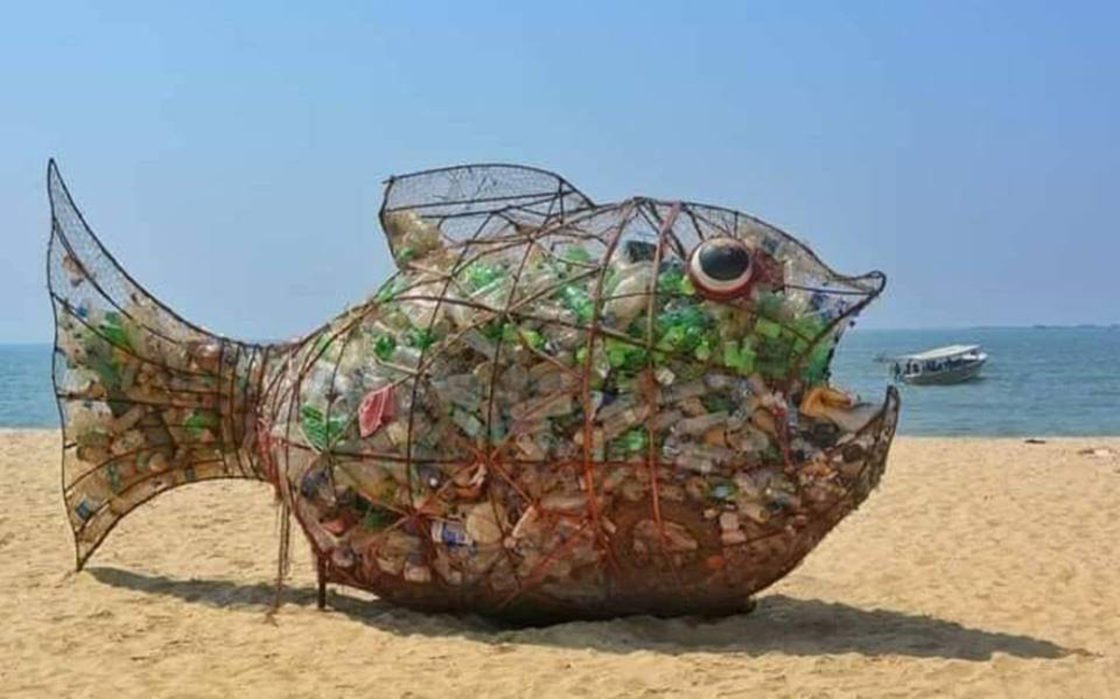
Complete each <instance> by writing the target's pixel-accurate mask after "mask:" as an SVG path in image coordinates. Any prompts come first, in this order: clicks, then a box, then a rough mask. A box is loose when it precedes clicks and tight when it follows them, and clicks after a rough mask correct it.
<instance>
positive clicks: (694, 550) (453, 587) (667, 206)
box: [48, 164, 899, 623]
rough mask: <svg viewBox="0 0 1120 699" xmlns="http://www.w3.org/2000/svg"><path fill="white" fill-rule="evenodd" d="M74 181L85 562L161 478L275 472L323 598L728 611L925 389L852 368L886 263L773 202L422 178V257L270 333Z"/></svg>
mask: <svg viewBox="0 0 1120 699" xmlns="http://www.w3.org/2000/svg"><path fill="white" fill-rule="evenodd" d="M48 184H49V191H50V194H51V204H52V235H51V244H50V248H49V251H48V274H49V277H48V279H49V286H50V291H51V297H52V302H53V304H54V310H55V314H56V330H57V340H56V354H55V363H54V379H55V386H56V395H57V396H58V400H59V407H60V415H61V417H62V422H63V429H64V449H63V495H64V500H65V503H66V510H67V515H68V518H69V522H70V525H71V527H72V530H73V532H74V537H75V542H76V545H77V561H78V565H79V567H80V566H81V565H83V564H84V563H85V561H86V560H87V559H88V558H89V556H90V555H92V553H93V551H94V550H95V549H96V548H97V547H98V546H99V545H100V543H101V542H102V541H103V540H104V538H105V537H106V536H107V535H108V533H109V532H110V531H111V530H112V529H113V528H114V527H115V525H116V524H117V523H118V522H119V520H120V519H121V518H122V517H123V516H125V515H126V514H127V513H128V512H130V511H131V510H132V509H134V508H135V507H138V506H139V505H141V504H143V503H144V502H146V501H147V500H149V499H151V498H152V497H154V496H156V495H158V494H159V493H161V492H164V491H166V490H168V489H171V488H175V487H178V486H181V485H185V484H188V483H194V482H198V481H202V480H211V479H219V478H249V479H255V480H262V481H266V482H269V483H271V484H272V485H273V486H274V487H275V488H276V492H277V495H278V497H279V499H280V502H281V503H282V507H283V508H284V509H285V511H286V512H290V513H291V515H292V516H294V518H295V520H296V521H297V523H298V525H299V527H300V528H301V530H302V531H303V532H304V534H305V535H306V537H307V539H308V541H309V543H310V545H311V548H312V551H313V553H314V556H315V559H316V561H317V564H318V572H319V577H320V583H321V585H325V584H326V583H328V582H334V583H339V584H345V585H349V586H353V587H357V588H363V589H366V590H370V591H373V592H374V593H376V594H377V595H379V596H381V597H383V598H385V599H387V600H389V601H392V602H396V603H399V604H402V605H405V606H409V607H413V608H417V609H423V610H430V611H464V612H475V613H482V614H487V615H491V616H496V617H503V618H507V619H511V620H516V621H521V622H534V623H544V622H547V621H557V620H565V619H576V618H581V619H588V618H602V617H610V616H618V615H623V614H634V613H649V614H659V615H673V614H685V613H702V614H717V613H727V612H733V611H738V610H741V609H743V608H744V605H745V604H746V601H747V599H748V598H749V596H750V595H752V594H754V593H756V592H758V591H759V590H761V589H764V588H765V587H767V586H768V585H770V584H772V583H773V582H774V581H775V580H777V579H779V578H780V577H781V576H783V575H785V574H786V573H788V572H789V571H790V570H792V569H793V568H794V567H795V566H796V565H797V564H798V563H799V562H800V561H801V560H802V559H803V558H804V557H805V555H807V554H808V553H809V552H810V551H811V550H812V548H813V547H814V546H815V545H816V544H817V543H818V542H819V541H820V540H821V539H822V538H823V537H824V536H825V535H826V534H827V533H828V532H829V531H830V530H831V529H832V527H834V526H835V525H836V523H837V522H839V521H840V520H841V519H842V518H843V517H844V516H845V515H847V514H848V513H850V512H851V511H852V510H854V509H855V508H857V507H858V506H859V505H860V504H861V503H862V502H863V501H864V500H865V499H866V497H867V496H868V494H869V493H870V492H871V491H872V490H873V489H874V488H875V486H876V485H877V484H878V482H879V480H880V478H881V476H882V474H883V471H884V469H885V466H886V460H887V454H888V450H889V447H890V444H891V441H892V439H893V437H894V433H895V428H896V425H897V421H898V414H899V397H898V393H897V391H895V390H894V388H893V387H891V388H888V389H887V394H886V398H885V400H884V402H883V403H882V405H879V406H871V405H867V404H863V403H860V402H859V401H857V400H856V399H854V397H852V396H849V395H848V394H846V393H844V392H843V391H841V390H839V389H838V388H836V387H835V386H833V385H832V383H831V381H830V371H831V360H832V355H833V352H834V350H835V348H836V346H837V343H838V342H839V341H840V339H841V337H842V335H843V332H844V330H845V329H846V328H847V327H848V326H849V325H850V324H851V323H852V321H853V319H854V318H855V316H856V315H858V314H859V313H860V312H861V311H862V310H863V309H864V308H866V307H867V305H868V304H870V303H871V302H872V301H873V300H874V299H875V298H876V297H877V296H878V295H880V294H881V293H882V291H883V289H884V286H885V281H886V279H885V276H884V275H883V274H881V273H879V272H872V273H869V274H865V275H862V276H854V277H853V276H845V275H842V274H839V273H837V272H835V271H834V270H832V269H831V268H830V267H828V266H827V265H826V264H825V263H824V262H823V261H822V260H820V259H819V258H818V257H817V255H816V254H815V253H814V252H813V251H812V250H811V249H809V248H808V247H807V246H806V245H804V244H802V243H801V242H800V241H798V240H797V239H795V238H794V237H793V236H790V235H788V234H786V233H785V232H784V231H781V230H780V229H778V228H777V227H775V226H772V225H770V224H768V223H766V222H764V221H762V220H761V219H758V218H756V217H754V216H751V215H749V214H745V213H742V212H738V211H734V210H732V209H726V208H721V207H717V206H710V205H705V204H697V203H690V202H678V201H664V200H658V199H651V198H646V197H636V198H632V199H627V200H624V201H620V202H611V203H596V202H593V201H592V200H591V199H590V198H589V197H587V196H586V195H585V194H583V193H582V192H580V191H579V190H578V189H576V188H575V187H574V186H573V185H572V184H571V183H569V182H568V181H567V180H565V179H563V178H562V177H559V176H558V175H555V174H553V173H550V172H547V171H544V170H538V169H534V168H525V167H520V166H512V165H472V166H458V167H452V168H442V169H439V170H431V171H425V172H421V173H415V174H412V175H405V176H400V177H394V178H392V179H390V180H389V181H388V183H387V187H386V192H385V198H384V202H383V205H382V208H381V211H380V221H381V225H382V228H383V230H384V232H385V235H386V239H387V242H388V247H389V250H390V252H391V255H392V258H393V261H394V262H395V265H396V267H397V271H396V273H395V274H393V275H392V277H391V278H390V279H389V280H388V281H386V282H385V283H384V284H383V285H382V286H381V287H380V288H379V289H378V290H377V292H376V293H375V294H374V295H373V296H372V297H371V298H370V299H368V300H367V301H366V302H364V303H362V304H359V305H358V306H356V307H353V308H350V309H348V310H347V311H345V312H343V313H342V314H340V315H339V316H337V317H336V318H334V319H332V320H330V321H328V322H327V323H326V324H324V325H323V326H321V327H320V328H318V329H316V330H314V331H313V332H311V333H309V334H307V335H306V336H304V337H303V338H301V339H299V340H297V341H294V342H291V343H282V344H275V345H261V344H257V343H247V342H238V341H235V340H232V339H229V338H225V337H221V336H218V335H215V334H213V333H210V332H208V331H206V330H204V329H203V328H201V327H200V326H196V325H193V324H191V323H189V322H187V321H185V320H183V319H182V318H180V317H179V316H178V315H176V314H175V313H174V312H173V311H171V310H170V309H169V308H168V307H166V306H165V305H163V304H161V303H160V302H158V301H157V300H155V299H154V298H153V297H152V296H151V295H150V294H148V293H147V292H146V291H145V290H144V289H143V288H142V287H140V286H139V284H137V283H136V282H135V281H134V280H133V279H132V277H130V276H129V275H128V274H127V273H125V272H124V270H123V269H122V268H121V267H120V266H119V265H118V264H117V263H116V261H115V260H114V259H113V258H112V256H111V255H109V253H108V252H107V250H106V249H105V248H104V247H103V246H102V245H101V243H100V241H99V240H98V239H97V238H96V236H94V235H93V233H92V231H91V230H90V229H89V227H88V226H87V225H86V222H85V220H84V218H83V217H82V216H81V214H80V213H79V212H78V210H77V208H76V206H75V205H74V203H73V201H72V200H71V199H70V196H69V192H68V191H67V190H66V188H65V185H63V184H62V181H61V178H60V177H59V176H58V173H57V169H56V168H54V166H53V164H52V166H51V168H50V171H49V176H48ZM284 540H285V541H286V538H285V539H284ZM285 546H286V544H285ZM285 551H286V549H285ZM282 555H283V556H285V557H286V553H284V554H282Z"/></svg>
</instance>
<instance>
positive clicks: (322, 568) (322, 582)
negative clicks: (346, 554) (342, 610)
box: [315, 556, 327, 609]
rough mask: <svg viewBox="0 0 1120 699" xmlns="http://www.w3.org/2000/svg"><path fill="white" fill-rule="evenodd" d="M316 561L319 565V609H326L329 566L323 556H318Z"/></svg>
mask: <svg viewBox="0 0 1120 699" xmlns="http://www.w3.org/2000/svg"><path fill="white" fill-rule="evenodd" d="M315 560H316V562H317V564H318V568H317V571H316V572H317V577H318V579H319V600H318V602H319V609H326V607H327V566H326V561H324V560H323V557H322V556H316V557H315Z"/></svg>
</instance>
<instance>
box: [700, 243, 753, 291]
mask: <svg viewBox="0 0 1120 699" xmlns="http://www.w3.org/2000/svg"><path fill="white" fill-rule="evenodd" d="M750 266H751V255H750V253H749V252H747V250H746V248H744V247H743V246H742V245H735V244H733V243H732V244H729V243H714V244H711V245H705V246H704V247H703V248H701V249H700V269H702V270H703V271H704V274H706V275H708V276H709V277H711V278H712V279H716V280H719V281H721V282H729V281H731V280H733V279H738V278H739V277H741V276H743V272H746V271H747V268H748V267H750Z"/></svg>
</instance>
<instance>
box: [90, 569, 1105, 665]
mask: <svg viewBox="0 0 1120 699" xmlns="http://www.w3.org/2000/svg"><path fill="white" fill-rule="evenodd" d="M87 570H88V572H89V573H90V574H91V575H93V577H94V578H96V579H97V580H98V581H100V582H102V583H105V584H107V585H112V586H114V587H120V588H125V589H129V590H135V591H139V592H144V593H147V594H153V595H164V596H168V597H175V598H178V599H182V600H185V601H187V602H194V603H199V604H205V605H208V606H212V607H219V608H229V609H237V608H241V609H245V608H252V609H259V610H260V611H261V612H264V611H266V610H268V609H269V608H270V606H271V605H272V603H273V601H274V599H275V593H276V588H275V586H273V585H270V584H264V583H261V584H256V585H244V584H239V583H236V582H229V581H224V580H176V579H173V578H168V577H164V576H158V575H145V574H141V573H134V572H129V571H124V570H119V569H117V568H107V567H91V568H88V569H87ZM337 589H338V588H333V589H332V593H331V595H330V597H329V602H328V612H326V613H330V612H335V613H340V614H345V615H346V616H348V617H350V618H351V619H354V620H356V621H360V622H362V623H364V624H367V625H369V626H371V627H374V628H377V629H379V630H382V631H387V632H390V633H395V634H400V635H411V634H424V635H429V636H437V637H438V636H452V635H455V636H462V637H464V638H469V639H472V640H475V641H479V642H482V643H490V644H504V643H532V644H540V645H550V646H559V647H578V648H589V647H590V648H594V649H597V650H601V651H606V652H612V653H628V652H631V651H635V650H652V651H656V652H661V653H667V654H672V655H675V654H678V653H691V652H698V651H707V652H717V653H718V652H724V653H746V654H748V655H760V654H763V653H767V652H780V653H787V654H790V655H825V654H840V653H860V654H863V655H867V656H882V655H906V656H912V657H918V658H932V657H937V658H948V659H959V660H974V661H978V660H987V659H989V658H990V657H991V656H992V654H993V653H1006V654H1008V655H1013V656H1017V657H1021V658H1061V657H1064V656H1067V655H1078V654H1085V653H1086V651H1083V650H1074V649H1068V648H1063V647H1061V646H1059V645H1056V644H1054V643H1051V642H1050V641H1046V640H1042V639H1038V638H1032V637H1030V636H1020V635H1015V634H1008V633H999V632H994V631H984V630H981V629H974V628H968V627H966V626H962V625H960V624H957V623H954V622H951V621H944V620H941V619H935V618H933V617H929V616H918V615H914V614H905V613H903V612H895V611H891V610H887V609H871V610H867V609H860V608H858V607H853V606H850V605H846V604H841V603H834V602H822V601H819V600H814V599H797V598H794V597H788V596H786V595H781V594H776V595H767V596H764V597H761V598H759V601H758V607H757V608H756V609H755V611H754V612H753V613H751V614H749V615H746V614H741V615H737V616H731V617H726V618H722V619H694V618H676V619H658V618H654V617H649V616H636V617H627V618H623V619H615V620H612V621H605V622H572V623H566V624H557V625H554V626H546V627H537V628H510V627H508V626H502V625H500V624H497V623H494V622H492V621H488V620H485V619H481V618H478V617H473V616H451V615H432V614H421V613H419V612H412V611H409V610H407V609H402V608H400V607H396V606H393V605H391V604H388V603H386V602H382V601H380V600H377V599H376V598H362V597H357V596H351V594H350V593H351V591H350V590H349V589H347V594H339V593H338V591H337ZM344 589H345V588H344ZM354 594H364V593H357V592H355V593H354ZM315 596H316V595H315V589H314V588H312V587H286V588H285V590H284V592H283V601H284V603H285V604H295V605H299V606H302V607H314V605H315ZM282 613H283V610H281V614H282Z"/></svg>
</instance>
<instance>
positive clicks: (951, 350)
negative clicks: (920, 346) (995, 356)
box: [898, 345, 980, 362]
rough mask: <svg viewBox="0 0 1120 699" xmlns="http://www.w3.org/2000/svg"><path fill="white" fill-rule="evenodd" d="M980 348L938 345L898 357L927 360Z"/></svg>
mask: <svg viewBox="0 0 1120 699" xmlns="http://www.w3.org/2000/svg"><path fill="white" fill-rule="evenodd" d="M979 350H980V345H949V346H948V347H938V348H937V349H931V350H926V351H925V352H919V353H917V354H904V355H902V356H900V357H899V358H898V360H899V361H912V362H928V361H931V360H935V359H949V358H950V357H958V356H960V355H962V354H969V353H971V352H977V351H979Z"/></svg>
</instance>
